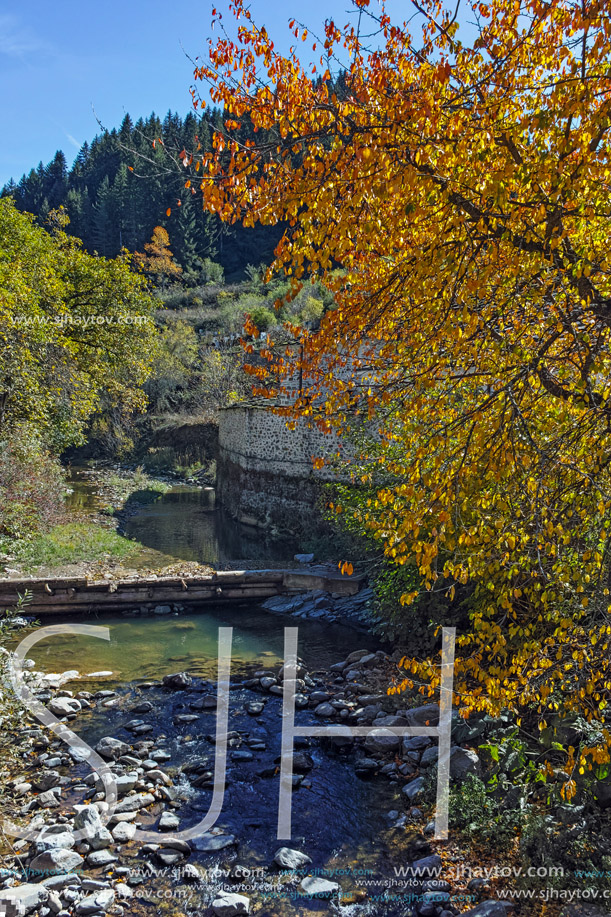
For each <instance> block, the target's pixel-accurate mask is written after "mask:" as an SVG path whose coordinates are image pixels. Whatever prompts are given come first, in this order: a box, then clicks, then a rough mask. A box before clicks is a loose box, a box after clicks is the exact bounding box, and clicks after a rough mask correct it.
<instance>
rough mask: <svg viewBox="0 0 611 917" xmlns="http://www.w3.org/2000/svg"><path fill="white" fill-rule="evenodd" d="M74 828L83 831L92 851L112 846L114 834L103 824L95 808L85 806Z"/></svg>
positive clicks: (78, 813)
mask: <svg viewBox="0 0 611 917" xmlns="http://www.w3.org/2000/svg"><path fill="white" fill-rule="evenodd" d="M74 827H75V828H76V829H78V830H82V831H83V839H84V840H85V841H86V842H87V843H88V844H89V846H90V847H91V849H92V850H102V849H103V848H104V847H109V846H110V845H111V844H112V834H111V833H110V831H109V830H108V828H105V827H104V825H103V824H102V819H101V817H100V813H99V812H98V810H97V808H96V807H95V806H91V805H90V806H83V807H82V808H80V809H79V810H78V812H77V813H76V817H75V819H74Z"/></svg>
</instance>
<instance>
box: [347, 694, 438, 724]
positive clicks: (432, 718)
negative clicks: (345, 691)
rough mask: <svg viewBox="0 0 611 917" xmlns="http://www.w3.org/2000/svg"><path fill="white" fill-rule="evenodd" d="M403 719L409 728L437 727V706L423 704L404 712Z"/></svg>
mask: <svg viewBox="0 0 611 917" xmlns="http://www.w3.org/2000/svg"><path fill="white" fill-rule="evenodd" d="M361 703H362V699H361ZM405 719H406V720H407V722H408V725H410V726H437V724H438V723H439V706H438V705H437V704H424V705H423V706H422V707H414V708H413V709H412V710H406V711H405Z"/></svg>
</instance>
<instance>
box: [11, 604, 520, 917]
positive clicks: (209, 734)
mask: <svg viewBox="0 0 611 917" xmlns="http://www.w3.org/2000/svg"><path fill="white" fill-rule="evenodd" d="M319 599H320V597H319V596H314V597H311V596H310V597H308V598H307V599H306V598H303V599H302V600H301V604H300V603H299V602H296V603H294V607H292V608H284V609H283V611H284V613H287V612H288V613H290V614H291V615H295V614H299V613H301V616H303V617H308V616H311V615H312V614H313V613H314V614H316V612H318V611H321V610H324V613H325V614H326V615H333V614H334V613H335V612H337V608H333V605H332V603H328V604H327V607H325V609H323V608H322V604H321V602H320V601H319ZM274 601H275V600H274ZM273 610H274V611H275V612H276V613H279V612H280V611H281V610H282V609H280V607H279V606H277V607H275V608H274V609H273ZM319 617H320V616H319ZM139 623H141V624H142V626H146V622H139ZM363 643H364V645H363V647H362V648H361V649H359V650H355V651H353V652H351V653H349V654H348V655H347V656H346V657H345V658H343V659H338V661H337V662H336V663H333V664H332V665H330V666H328V667H327V668H326V669H324V670H320V669H318V668H316V667H311V666H310V667H309V668H308V667H307V666H306V665H305V664H304V663H303V662H301V663H300V667H299V670H298V679H297V685H296V687H297V696H296V707H297V714H296V722H297V724H298V725H307V724H323V725H324V724H331V723H345V724H349V725H359V726H363V725H366V726H373V727H375V731H374V732H372V733H371V734H370V735H368V736H367V737H366V738H357V739H352V738H348V737H334V738H327V739H297V740H296V742H295V746H296V749H295V756H294V776H293V826H294V830H293V835H292V838H291V840H290V841H282V842H281V841H277V840H275V835H276V831H275V827H276V819H277V799H278V789H279V751H280V749H279V733H280V731H281V726H282V720H281V714H282V709H281V705H282V698H283V692H284V669H283V667H282V665H273V666H270V667H269V668H253V666H250V667H248V666H241V667H238V668H237V670H236V671H235V672H234V673H233V676H232V688H231V702H230V707H231V714H230V722H229V742H228V745H229V748H228V757H229V763H228V769H227V777H226V790H225V801H224V806H223V812H222V814H221V816H220V818H219V820H218V821H217V823H216V824H215V826H214V827H212V828H211V829H210V830H208V831H206V832H204V833H203V834H201V835H200V836H197V837H194V838H193V839H190V840H183V839H181V838H180V837H177V836H176V835H177V834H179V832H181V831H182V830H184V829H185V828H188V827H189V826H191V825H193V824H195V823H196V822H198V821H199V820H200V819H201V818H202V817H203V816H204V815H205V814H206V812H207V810H208V808H209V805H210V798H211V793H212V783H213V774H214V759H215V748H214V742H215V717H216V705H217V698H216V685H215V683H214V681H213V680H211V679H207V678H202V677H201V676H200V675H198V674H194V673H193V672H189V671H176V672H172V673H169V674H166V675H164V676H163V677H162V678H160V679H158V680H152V679H151V680H149V681H146V682H143V681H139V682H133V683H129V684H115V683H113V684H112V687H109V688H103V687H101V688H98V689H97V690H79V687H80V686H79V681H80V680H81V681H82V678H81V677H80V675H79V672H78V671H76V670H72V671H68V672H65V673H61V674H59V675H55V676H49V675H42V674H40V673H36V672H35V671H33V670H32V671H30V672H29V673H28V675H27V677H28V679H29V680H30V682H31V685H32V689H33V690H34V691H35V693H36V696H37V698H38V699H39V700H42V701H43V702H44V703H45V704H46V706H47V707H48V709H49V711H51V712H52V713H53V714H54V715H55V716H56V717H58V718H59V719H61V720H63V721H65V722H66V723H67V724H69V726H70V728H72V729H74V731H76V732H78V734H79V735H81V736H83V737H85V739H86V741H88V742H89V743H90V744H91V745H92V746H93V747H94V748H95V749H96V751H97V752H98V753H99V754H100V756H101V757H102V758H104V759H105V760H106V761H107V762H108V763H109V765H110V766H111V768H112V771H113V774H114V776H115V780H116V783H117V789H118V795H119V800H118V803H117V805H116V807H115V809H114V812H113V813H112V814H111V815H110V818H107V805H106V803H105V793H104V791H103V786H102V785H101V783H100V781H99V778H98V777H97V775H96V774H95V773H92V771H91V769H90V768H89V766H88V765H87V764H86V763H84V762H83V760H82V755H80V754H78V753H75V751H74V750H73V749H71V748H69V747H67V746H66V744H65V743H63V742H61V741H60V740H59V739H57V738H55V736H54V735H53V733H51V732H50V731H48V730H47V729H46V727H43V726H39V725H38V724H37V723H36V721H35V720H34V719H33V718H30V717H29V716H27V715H25V716H24V717H23V720H22V723H21V724H20V727H19V730H18V733H16V734H15V736H14V742H15V744H16V746H17V748H18V749H19V758H18V764H16V763H13V765H12V767H11V773H10V774H5V780H4V783H5V786H6V789H7V794H6V796H5V800H4V815H5V817H6V816H7V815H10V816H11V817H13V818H14V820H15V821H16V822H18V823H20V824H21V825H23V826H27V828H28V830H29V831H31V832H32V836H31V839H29V840H13V841H12V842H9V840H8V838H7V839H6V843H5V846H4V850H3V859H2V862H3V869H2V873H1V879H2V882H1V884H2V890H0V904H4V905H5V906H7V905H8V903H9V902H13V903H14V904H15V906H17V905H18V906H19V908H20V909H19V910H17V911H16V913H28V914H38V915H40V917H48V915H59V917H69V915H102V914H109V915H116V917H121V915H123V914H132V913H133V914H149V913H159V912H165V913H168V914H176V915H178V914H189V915H190V914H202V913H204V914H211V915H213V914H214V915H221V917H231V915H234V914H236V915H237V914H247V913H251V914H260V915H266V917H267V915H269V917H276V915H278V917H285V915H286V917H289V915H294V914H300V915H301V914H306V915H307V914H314V913H318V912H319V911H320V909H321V908H322V909H326V910H328V911H329V912H331V913H336V914H344V915H346V917H360V915H363V917H365V915H374V914H375V915H381V917H385V915H388V917H395V915H397V917H398V915H409V914H413V915H419V917H452V915H454V914H458V913H463V912H465V911H466V912H467V913H468V914H469V915H471V917H476V915H477V917H484V915H486V917H504V915H505V913H506V907H505V905H504V904H501V903H500V902H495V901H484V902H480V903H479V904H477V903H476V898H477V892H476V891H475V889H474V888H473V887H472V888H470V889H469V888H467V887H466V884H463V885H456V883H454V885H451V884H450V883H448V882H447V881H446V880H445V879H444V876H443V870H442V858H441V857H440V856H439V853H438V852H436V850H435V845H434V843H433V842H432V833H433V825H432V823H431V822H430V821H429V812H428V810H429V809H430V806H425V807H423V808H421V804H420V798H421V797H422V796H423V793H424V790H425V787H426V777H427V774H430V773H431V770H432V769H434V768H435V759H436V747H435V745H434V744H433V741H432V740H431V739H429V738H428V737H426V736H421V737H415V738H414V737H405V738H403V739H402V738H400V737H398V736H396V735H394V734H392V733H391V732H389V727H392V726H400V725H424V724H425V723H434V722H435V717H436V715H437V709H436V707H435V706H434V705H430V704H426V705H424V706H422V705H421V706H412V707H409V706H407V704H406V699H405V697H403V696H397V697H393V696H389V695H388V694H387V693H386V689H387V686H388V684H389V681H390V679H391V678H392V676H393V675H394V674H396V671H397V668H396V664H397V661H398V655H394V656H393V655H391V656H389V655H388V654H387V653H385V652H384V651H383V650H380V649H377V650H375V651H373V652H372V651H370V648H369V647H368V646H367V645H365V644H366V643H367V641H366V640H365V639H364V640H363ZM106 674H110V673H106ZM97 675H98V678H99V680H101V681H103V679H104V673H103V672H102V673H97ZM90 678H91V676H90ZM459 728H460V727H459ZM480 768H481V765H480V762H479V759H478V757H477V755H476V753H475V752H474V751H473V750H472V749H469V748H465V747H462V746H460V745H458V744H457V745H456V746H455V747H454V749H453V752H452V774H453V779H456V780H462V779H464V777H465V776H466V775H467V774H468V773H479V772H480ZM338 794H340V795H341V794H345V795H346V797H347V798H348V801H350V800H354V801H355V808H354V810H350V809H349V808H348V810H347V811H348V817H346V815H345V811H346V808H345V807H346V799H343V800H340V802H341V804H342V805H343V806H344V808H340V809H338V810H337V811H338V812H340V811H341V812H342V813H344V815H343V816H342V817H343V818H344V819H345V821H344V823H343V824H342V825H341V826H339V827H340V830H339V831H338V830H336V829H337V826H336V825H334V823H333V817H331V818H329V816H328V813H329V812H331V813H333V811H334V809H333V806H334V805H336V799H337V796H338ZM363 802H365V804H366V805H367V804H368V805H369V806H370V807H371V811H363V809H364V807H363V805H362V804H363ZM138 828H141V829H145V830H154V831H157V832H158V835H159V836H158V840H155V842H154V843H153V842H147V843H142V842H139V841H136V840H135V839H134V834H135V832H136V830H137V829H138ZM79 829H80V830H81V832H83V838H81V839H76V838H75V836H74V835H75V832H77V831H78V830H79ZM485 891H486V889H485V888H484V889H483V893H484V894H485ZM474 905H475V907H474Z"/></svg>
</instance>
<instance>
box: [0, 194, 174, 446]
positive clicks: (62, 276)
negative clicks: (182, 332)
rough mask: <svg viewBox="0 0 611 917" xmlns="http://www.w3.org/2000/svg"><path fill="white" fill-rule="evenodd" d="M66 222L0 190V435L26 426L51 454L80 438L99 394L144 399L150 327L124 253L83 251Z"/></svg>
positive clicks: (131, 405)
mask: <svg viewBox="0 0 611 917" xmlns="http://www.w3.org/2000/svg"><path fill="white" fill-rule="evenodd" d="M66 225H67V217H66V215H65V212H63V211H56V212H55V213H52V214H51V218H50V223H49V230H50V231H49V232H47V231H45V230H44V229H42V227H40V226H37V225H36V223H35V222H34V218H33V217H32V216H31V215H29V214H25V213H20V212H19V211H18V210H16V208H15V207H14V205H13V203H12V201H11V200H10V199H7V198H5V199H2V200H0V437H2V439H5V438H6V437H8V438H9V439H12V440H16V439H18V435H17V431H18V429H19V428H23V427H29V428H31V429H33V430H34V431H35V432H36V435H37V436H38V437H39V438H40V439H41V441H42V443H43V444H44V446H45V447H46V448H48V449H49V450H50V452H51V453H54V454H59V453H60V452H62V451H63V450H64V449H66V448H67V447H68V446H70V445H74V444H79V443H82V442H84V439H85V432H86V424H87V421H88V420H89V418H90V417H91V415H92V414H93V412H94V411H95V410H96V409H97V407H98V405H99V403H100V399H101V397H102V396H103V395H104V396H106V397H107V398H108V399H109V400H110V401H111V402H112V403H120V404H121V405H122V406H123V407H124V408H125V409H126V410H138V409H142V408H144V406H145V404H146V398H145V396H144V392H143V390H142V384H143V383H144V381H145V380H146V379H147V377H148V375H149V374H150V371H151V365H152V361H153V359H154V353H155V342H156V336H157V333H156V329H155V325H154V322H153V317H152V309H153V305H154V301H153V299H152V297H150V296H149V294H148V293H147V292H146V290H145V289H144V281H143V278H142V277H140V276H139V275H137V274H135V273H134V272H133V271H132V270H131V266H130V258H129V256H128V255H127V254H125V255H123V256H120V257H118V258H115V259H112V260H109V259H106V258H100V257H95V256H93V255H88V254H87V253H86V252H84V251H83V248H82V245H81V243H80V242H79V241H78V240H77V239H75V238H72V237H70V236H68V235H67V234H66V232H65V228H66Z"/></svg>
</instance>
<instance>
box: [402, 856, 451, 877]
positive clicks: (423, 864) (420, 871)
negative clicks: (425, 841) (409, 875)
mask: <svg viewBox="0 0 611 917" xmlns="http://www.w3.org/2000/svg"><path fill="white" fill-rule="evenodd" d="M442 866H443V860H442V859H441V857H440V856H439V854H438V853H432V854H431V855H430V856H428V857H421V858H420V859H419V860H414V862H413V863H410V870H412V871H413V872H414V873H415V875H418V876H425V877H432V878H437V877H438V876H439V872H440V870H441V867H442Z"/></svg>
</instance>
